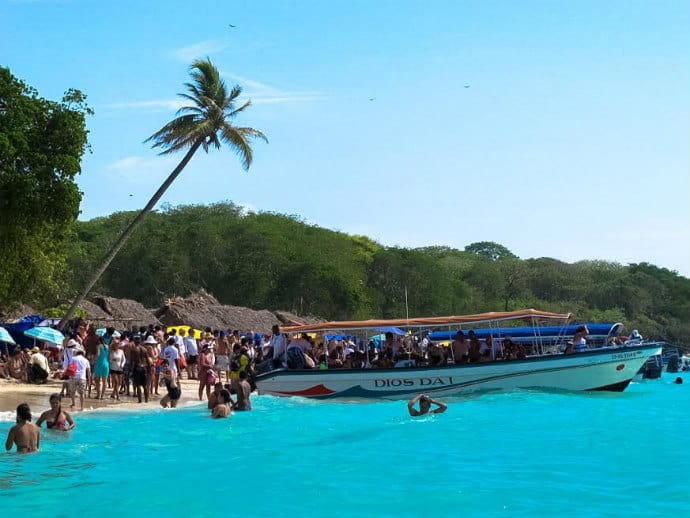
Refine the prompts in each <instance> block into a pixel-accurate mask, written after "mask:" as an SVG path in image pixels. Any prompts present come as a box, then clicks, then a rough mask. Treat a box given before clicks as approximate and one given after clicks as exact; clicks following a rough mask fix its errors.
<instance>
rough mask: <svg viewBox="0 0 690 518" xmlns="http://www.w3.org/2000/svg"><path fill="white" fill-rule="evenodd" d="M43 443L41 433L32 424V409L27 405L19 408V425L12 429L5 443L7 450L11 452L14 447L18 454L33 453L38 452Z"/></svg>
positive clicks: (24, 404) (23, 404)
mask: <svg viewBox="0 0 690 518" xmlns="http://www.w3.org/2000/svg"><path fill="white" fill-rule="evenodd" d="M40 443H41V431H40V429H39V428H38V426H36V425H35V424H33V423H32V422H31V409H30V408H29V405H27V404H26V403H22V404H21V405H19V406H18V407H17V424H16V425H14V426H13V427H12V428H10V431H9V432H8V433H7V440H6V441H5V450H7V451H10V450H11V449H12V445H15V446H16V447H17V453H31V452H34V451H38V448H39V446H40Z"/></svg>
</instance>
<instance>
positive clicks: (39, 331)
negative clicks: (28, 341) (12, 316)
mask: <svg viewBox="0 0 690 518" xmlns="http://www.w3.org/2000/svg"><path fill="white" fill-rule="evenodd" d="M24 336H28V337H30V338H33V339H35V340H40V341H42V342H50V343H51V344H61V343H62V342H63V340H64V339H65V335H63V334H62V333H61V332H60V331H58V330H57V329H53V328H52V327H32V328H31V329H29V330H28V331H24Z"/></svg>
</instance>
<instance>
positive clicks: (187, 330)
mask: <svg viewBox="0 0 690 518" xmlns="http://www.w3.org/2000/svg"><path fill="white" fill-rule="evenodd" d="M173 329H174V330H175V331H176V332H178V333H179V332H180V329H182V330H184V331H185V335H188V334H190V329H191V333H194V334H193V336H194V338H196V339H197V340H198V339H200V338H201V331H200V330H199V329H192V327H191V326H168V327H166V328H165V330H166V331H167V332H168V333H169V332H170V331H172V330H173Z"/></svg>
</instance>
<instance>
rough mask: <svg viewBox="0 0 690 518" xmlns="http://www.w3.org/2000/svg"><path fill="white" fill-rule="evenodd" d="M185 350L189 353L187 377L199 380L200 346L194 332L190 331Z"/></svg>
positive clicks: (185, 340) (185, 342)
mask: <svg viewBox="0 0 690 518" xmlns="http://www.w3.org/2000/svg"><path fill="white" fill-rule="evenodd" d="M184 349H185V352H186V353H187V377H188V378H189V379H192V380H195V379H198V378H199V367H198V365H199V346H198V345H197V342H196V338H194V330H193V329H190V330H189V333H188V334H187V336H185V338H184Z"/></svg>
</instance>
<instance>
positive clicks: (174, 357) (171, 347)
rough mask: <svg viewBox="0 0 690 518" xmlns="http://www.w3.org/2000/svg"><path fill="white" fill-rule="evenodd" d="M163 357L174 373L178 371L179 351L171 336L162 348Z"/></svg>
mask: <svg viewBox="0 0 690 518" xmlns="http://www.w3.org/2000/svg"><path fill="white" fill-rule="evenodd" d="M163 359H164V360H166V361H167V362H168V365H169V366H170V368H171V369H172V370H174V371H175V373H176V374H177V373H178V372H180V351H178V349H177V346H176V345H175V339H174V338H173V337H170V338H168V345H167V347H166V348H165V349H163Z"/></svg>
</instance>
